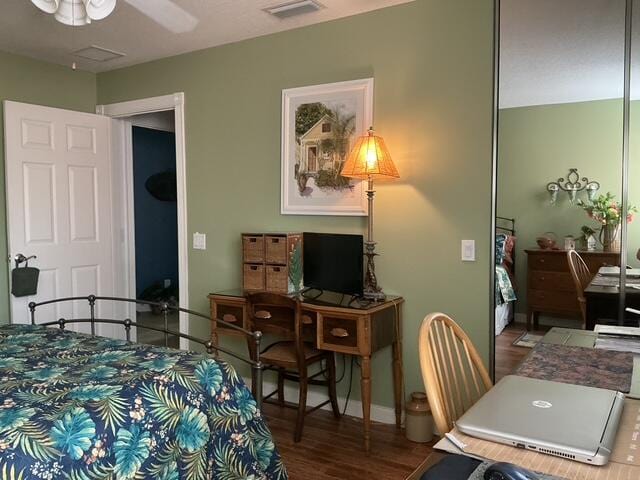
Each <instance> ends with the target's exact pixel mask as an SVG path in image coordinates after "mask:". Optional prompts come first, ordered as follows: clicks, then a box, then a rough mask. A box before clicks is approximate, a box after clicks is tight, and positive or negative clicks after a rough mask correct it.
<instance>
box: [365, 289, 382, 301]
mask: <svg viewBox="0 0 640 480" xmlns="http://www.w3.org/2000/svg"><path fill="white" fill-rule="evenodd" d="M362 297H363V298H365V299H367V300H374V301H376V302H382V301H384V300H386V299H387V295H386V294H385V293H384V292H376V291H373V290H371V291H366V290H365V291H364V293H363V294H362Z"/></svg>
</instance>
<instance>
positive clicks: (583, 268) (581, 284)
mask: <svg viewBox="0 0 640 480" xmlns="http://www.w3.org/2000/svg"><path fill="white" fill-rule="evenodd" d="M567 261H568V262H569V271H570V272H571V277H572V278H573V283H574V284H575V286H576V292H577V293H578V303H579V304H580V313H582V328H586V326H587V299H586V298H585V296H584V289H585V288H587V286H588V285H589V284H590V283H591V280H593V274H592V273H591V272H590V271H589V267H587V264H586V263H584V260H583V259H582V257H581V256H580V254H579V253H578V252H576V251H575V250H569V251H568V252H567Z"/></svg>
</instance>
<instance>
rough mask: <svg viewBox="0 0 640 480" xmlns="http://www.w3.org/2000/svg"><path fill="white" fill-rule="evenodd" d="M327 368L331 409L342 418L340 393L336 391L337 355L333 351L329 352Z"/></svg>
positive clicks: (335, 415)
mask: <svg viewBox="0 0 640 480" xmlns="http://www.w3.org/2000/svg"><path fill="white" fill-rule="evenodd" d="M327 369H328V370H329V379H328V380H327V383H328V386H329V399H330V400H331V410H333V416H334V417H336V418H340V416H341V415H340V407H339V406H338V395H337V393H336V357H335V355H334V353H333V352H331V353H329V356H328V357H327Z"/></svg>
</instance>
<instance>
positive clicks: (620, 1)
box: [500, 0, 640, 108]
mask: <svg viewBox="0 0 640 480" xmlns="http://www.w3.org/2000/svg"><path fill="white" fill-rule="evenodd" d="M635 4H636V6H640V3H639V2H635ZM637 10H638V9H636V11H637ZM500 13H501V18H500V25H501V28H500V34H501V39H500V107H501V108H509V107H517V106H524V105H544V104H554V103H568V102H579V101H587V100H600V99H606V98H620V97H622V93H623V81H624V13H625V2H624V0H502V1H501V12H500ZM634 28H635V31H636V32H637V31H638V29H640V16H638V17H636V18H634ZM634 42H635V45H636V48H635V49H632V52H636V54H635V55H634V61H633V74H632V79H633V80H634V81H633V84H632V97H638V96H640V81H636V80H640V51H639V50H638V48H637V46H640V37H638V38H637V40H636V39H634Z"/></svg>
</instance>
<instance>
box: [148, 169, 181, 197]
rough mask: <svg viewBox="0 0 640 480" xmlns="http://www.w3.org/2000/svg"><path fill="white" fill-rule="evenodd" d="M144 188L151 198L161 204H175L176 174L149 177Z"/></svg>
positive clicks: (163, 173) (167, 173)
mask: <svg viewBox="0 0 640 480" xmlns="http://www.w3.org/2000/svg"><path fill="white" fill-rule="evenodd" d="M144 186H145V187H146V189H147V191H148V192H149V193H150V194H151V195H152V196H153V198H155V199H157V200H160V201H161V202H175V201H176V199H177V198H178V194H177V187H176V172H174V171H171V170H167V171H166V172H161V173H156V174H155V175H151V176H150V177H149V178H148V179H147V181H146V182H145V184H144Z"/></svg>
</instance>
